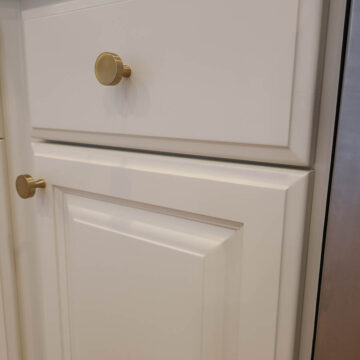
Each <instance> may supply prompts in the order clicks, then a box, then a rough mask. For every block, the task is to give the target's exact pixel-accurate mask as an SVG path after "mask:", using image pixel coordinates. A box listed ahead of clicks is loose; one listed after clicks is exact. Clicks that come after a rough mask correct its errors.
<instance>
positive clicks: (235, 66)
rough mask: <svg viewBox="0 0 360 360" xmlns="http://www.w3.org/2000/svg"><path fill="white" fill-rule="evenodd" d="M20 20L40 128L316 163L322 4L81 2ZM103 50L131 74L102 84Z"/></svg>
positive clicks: (174, 148)
mask: <svg viewBox="0 0 360 360" xmlns="http://www.w3.org/2000/svg"><path fill="white" fill-rule="evenodd" d="M23 18H24V34H25V49H26V68H27V76H28V96H29V105H30V117H31V121H32V125H33V128H34V132H33V134H34V135H35V136H40V137H44V138H52V139H61V140H68V141H80V142H87V143H97V144H107V145H115V146H124V147H136V148H143V149H145V148H149V149H153V150H161V151H167V152H181V153H193V154H200V155H206V156H220V157H228V158H240V159H245V160H257V161H264V162H281V163H289V164H302V165H304V164H309V162H310V160H311V139H312V129H313V120H314V111H315V100H316V99H315V95H316V80H317V76H318V72H317V70H318V69H317V67H318V59H319V51H320V30H321V26H322V0H300V1H298V0H273V1H266V0H263V1H260V2H258V1H252V0H242V1H237V0H227V1H226V2H220V1H218V0H211V1H208V0H196V1H195V2H194V1H180V2H179V1H166V0H155V1H151V2H149V1H144V0H139V1H106V2H105V4H104V2H102V1H100V0H75V1H68V2H65V3H64V2H60V3H59V4H50V5H48V6H43V7H36V8H32V9H29V10H24V11H23ZM103 51H111V52H115V53H118V54H119V55H120V56H121V57H122V58H123V60H124V61H125V63H128V64H130V65H131V66H132V69H133V72H132V76H131V78H130V79H124V80H122V81H121V83H120V84H119V85H117V86H115V87H104V86H102V85H100V84H99V83H97V81H96V78H95V76H94V62H95V60H96V58H97V56H98V55H99V54H100V53H101V52H103Z"/></svg>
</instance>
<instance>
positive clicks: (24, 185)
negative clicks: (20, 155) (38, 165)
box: [16, 175, 46, 199]
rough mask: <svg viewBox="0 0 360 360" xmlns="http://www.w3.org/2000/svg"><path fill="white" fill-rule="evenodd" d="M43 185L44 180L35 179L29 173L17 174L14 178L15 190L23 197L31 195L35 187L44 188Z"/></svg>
mask: <svg viewBox="0 0 360 360" xmlns="http://www.w3.org/2000/svg"><path fill="white" fill-rule="evenodd" d="M45 186H46V183H45V180H43V179H40V180H37V181H35V180H34V179H33V178H32V177H31V176H30V175H19V176H18V177H17V178H16V190H17V193H18V194H19V196H20V197H22V198H23V199H28V198H31V197H33V196H34V195H35V191H36V189H37V188H44V187H45Z"/></svg>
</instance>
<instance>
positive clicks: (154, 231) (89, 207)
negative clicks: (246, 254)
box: [56, 190, 242, 360]
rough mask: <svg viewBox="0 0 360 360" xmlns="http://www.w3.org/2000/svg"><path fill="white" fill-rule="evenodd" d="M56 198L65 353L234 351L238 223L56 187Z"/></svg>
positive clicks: (190, 355) (206, 355)
mask: <svg viewBox="0 0 360 360" xmlns="http://www.w3.org/2000/svg"><path fill="white" fill-rule="evenodd" d="M56 197H57V201H58V205H59V211H58V217H57V219H56V220H57V222H58V223H59V229H64V232H62V231H61V230H60V233H58V249H59V254H61V255H60V257H59V266H60V269H61V289H62V290H61V294H62V298H63V300H64V303H63V304H62V312H61V314H63V315H64V316H63V318H62V321H63V323H64V324H65V327H64V328H65V329H66V331H65V333H64V339H65V343H66V344H67V346H68V348H67V349H66V350H67V352H66V354H67V355H68V356H66V358H67V359H74V360H75V359H98V358H105V359H116V358H127V359H163V360H165V359H169V358H171V359H178V360H182V359H200V358H203V359H225V358H228V356H227V355H226V353H230V354H231V353H236V352H237V348H236V344H237V337H238V328H239V316H235V317H234V315H235V314H236V312H234V308H235V309H236V308H239V305H238V302H239V288H240V273H239V272H240V265H241V243H242V234H241V227H240V225H239V228H233V229H230V228H227V227H222V226H214V225H209V224H205V223H201V222H199V221H192V220H188V219H183V218H178V217H175V216H169V215H165V214H162V213H157V212H153V211H149V210H142V209H138V208H134V207H131V206H129V205H125V206H124V205H122V204H121V203H120V204H115V203H111V202H108V201H107V199H102V200H99V199H92V198H91V195H88V194H83V195H79V194H77V195H74V194H68V193H66V192H62V191H60V190H57V193H56ZM61 204H62V206H61ZM60 207H61V208H60ZM68 318H69V319H70V321H67V319H68Z"/></svg>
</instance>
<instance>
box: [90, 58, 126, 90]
mask: <svg viewBox="0 0 360 360" xmlns="http://www.w3.org/2000/svg"><path fill="white" fill-rule="evenodd" d="M95 75H96V78H97V79H98V81H99V83H100V84H102V85H116V84H118V83H119V82H120V80H121V79H122V78H123V77H129V76H130V75H131V68H130V66H128V65H124V64H123V62H122V60H121V58H120V56H118V55H116V54H113V53H110V52H103V53H102V54H100V55H99V56H98V58H97V59H96V62H95Z"/></svg>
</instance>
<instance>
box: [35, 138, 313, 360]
mask: <svg viewBox="0 0 360 360" xmlns="http://www.w3.org/2000/svg"><path fill="white" fill-rule="evenodd" d="M33 147H34V159H35V166H36V173H35V174H33V175H34V177H35V178H38V177H41V178H44V179H45V180H46V184H47V186H46V188H45V189H40V190H38V192H37V193H36V195H35V201H36V207H37V214H38V215H37V220H38V225H37V231H38V243H37V246H38V253H39V258H40V259H41V263H40V267H39V280H40V281H39V282H40V284H42V286H43V288H42V290H40V297H41V299H42V300H41V301H42V307H41V309H42V316H41V318H42V319H43V328H44V331H43V334H44V338H43V341H44V343H43V346H44V349H43V351H44V354H45V358H46V359H49V358H51V359H53V360H60V359H61V360H70V359H73V360H80V359H84V358H86V359H89V360H95V359H98V358H99V357H100V356H101V357H102V358H104V359H106V360H113V359H114V360H115V359H119V358H122V357H126V358H129V359H136V360H159V359H164V360H165V359H169V358H174V359H179V360H180V359H184V358H186V359H194V360H200V359H201V360H205V359H213V360H239V359H244V358H246V359H259V360H270V359H271V360H273V359H275V360H286V359H290V358H293V357H294V356H295V355H296V351H297V348H296V344H297V337H298V333H297V330H298V327H299V324H298V318H299V317H298V315H299V311H301V306H300V305H301V296H302V286H301V273H302V261H303V247H304V244H305V238H304V236H305V233H306V231H305V219H306V202H307V201H306V199H307V190H308V184H309V176H310V173H309V172H307V171H299V170H285V169H275V168H265V167H258V166H248V165H239V164H224V163H219V162H211V161H202V160H193V159H181V158H172V157H166V156H156V155H146V154H140V153H131V152H120V151H113V150H105V149H93V148H85V147H74V146H64V145H55V144H44V143H35V144H34V145H33Z"/></svg>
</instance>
